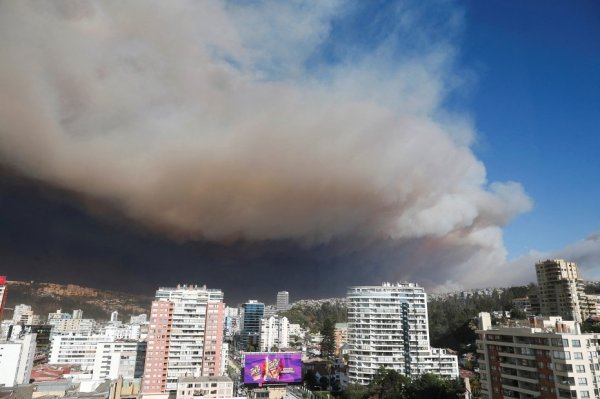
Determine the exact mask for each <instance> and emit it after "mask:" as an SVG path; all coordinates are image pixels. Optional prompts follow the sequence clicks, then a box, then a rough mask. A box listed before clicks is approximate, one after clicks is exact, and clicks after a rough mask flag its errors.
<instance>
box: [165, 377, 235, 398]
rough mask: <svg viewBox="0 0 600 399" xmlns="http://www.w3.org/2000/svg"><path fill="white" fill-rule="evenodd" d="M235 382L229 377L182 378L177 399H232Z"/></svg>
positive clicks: (179, 382) (178, 386) (178, 385)
mask: <svg viewBox="0 0 600 399" xmlns="http://www.w3.org/2000/svg"><path fill="white" fill-rule="evenodd" d="M232 397H233V381H231V378H229V377H227V376H218V377H217V376H210V377H209V376H204V377H181V378H179V381H178V382H177V399H195V398H232Z"/></svg>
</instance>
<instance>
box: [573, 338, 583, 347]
mask: <svg viewBox="0 0 600 399" xmlns="http://www.w3.org/2000/svg"><path fill="white" fill-rule="evenodd" d="M571 342H572V344H573V347H575V348H581V341H580V340H578V339H574V340H572V341H571Z"/></svg>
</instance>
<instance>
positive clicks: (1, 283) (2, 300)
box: [0, 276, 6, 320]
mask: <svg viewBox="0 0 600 399" xmlns="http://www.w3.org/2000/svg"><path fill="white" fill-rule="evenodd" d="M5 304H6V276H0V320H2V311H3V310H4V305H5Z"/></svg>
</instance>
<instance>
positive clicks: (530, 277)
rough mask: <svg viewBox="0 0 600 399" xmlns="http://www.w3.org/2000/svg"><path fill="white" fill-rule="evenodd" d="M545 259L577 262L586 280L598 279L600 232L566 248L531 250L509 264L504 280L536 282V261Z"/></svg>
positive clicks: (507, 281) (508, 282)
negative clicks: (544, 250) (545, 250)
mask: <svg viewBox="0 0 600 399" xmlns="http://www.w3.org/2000/svg"><path fill="white" fill-rule="evenodd" d="M545 259H566V260H568V261H570V262H575V263H577V266H578V269H579V273H580V274H581V276H582V278H583V279H584V280H594V279H598V278H599V277H600V276H599V275H598V267H599V266H600V232H595V233H593V234H590V235H589V236H588V237H586V238H585V239H583V240H580V241H576V242H573V243H571V244H569V245H567V246H566V247H564V248H561V249H557V250H554V251H547V252H543V251H531V252H530V253H528V254H526V255H524V256H521V257H519V258H517V259H515V260H513V261H511V262H509V263H508V264H507V268H508V270H510V271H511V273H510V274H508V275H507V276H506V277H505V278H504V279H503V280H502V282H504V283H505V284H507V285H508V284H520V283H523V282H535V281H536V276H535V267H534V265H535V263H536V262H538V261H541V260H545Z"/></svg>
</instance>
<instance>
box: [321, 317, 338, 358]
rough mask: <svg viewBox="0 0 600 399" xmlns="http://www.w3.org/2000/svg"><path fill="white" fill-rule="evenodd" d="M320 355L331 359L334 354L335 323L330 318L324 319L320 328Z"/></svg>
mask: <svg viewBox="0 0 600 399" xmlns="http://www.w3.org/2000/svg"><path fill="white" fill-rule="evenodd" d="M321 336H322V337H323V340H322V341H321V356H323V357H324V358H327V359H331V358H332V357H333V355H334V354H335V324H334V322H333V320H331V319H325V321H324V322H323V327H322V328H321Z"/></svg>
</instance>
